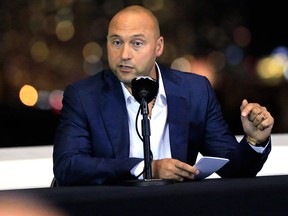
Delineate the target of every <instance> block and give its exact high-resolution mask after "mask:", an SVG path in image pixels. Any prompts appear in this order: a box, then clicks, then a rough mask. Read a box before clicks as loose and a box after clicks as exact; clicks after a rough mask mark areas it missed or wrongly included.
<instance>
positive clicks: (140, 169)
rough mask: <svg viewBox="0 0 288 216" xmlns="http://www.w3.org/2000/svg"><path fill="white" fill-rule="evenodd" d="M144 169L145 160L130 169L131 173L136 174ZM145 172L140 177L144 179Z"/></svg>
mask: <svg viewBox="0 0 288 216" xmlns="http://www.w3.org/2000/svg"><path fill="white" fill-rule="evenodd" d="M143 169H144V160H143V161H141V162H140V163H138V164H137V165H136V166H135V167H133V168H132V169H131V170H130V173H131V174H132V175H134V176H138V175H139V174H140V173H141V172H143ZM143 178H144V177H143V174H142V175H140V176H139V178H138V179H143Z"/></svg>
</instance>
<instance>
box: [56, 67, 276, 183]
mask: <svg viewBox="0 0 288 216" xmlns="http://www.w3.org/2000/svg"><path fill="white" fill-rule="evenodd" d="M160 68H161V69H160V70H161V75H162V79H163V83H164V88H165V92H166V96H167V103H168V123H169V133H170V145H171V153H172V157H173V158H175V159H178V160H181V161H183V162H187V163H189V164H191V165H194V163H195V161H196V158H197V154H198V152H201V154H202V155H207V156H216V157H224V158H229V159H230V162H229V163H228V164H227V165H225V166H224V167H223V168H222V169H221V170H220V171H219V172H218V174H219V175H220V176H222V177H244V176H255V175H256V174H257V172H258V171H259V170H260V169H261V168H262V166H263V164H264V162H265V161H266V159H267V157H268V154H269V152H270V148H271V144H269V146H268V148H267V149H266V150H265V152H264V153H263V154H259V153H257V152H255V151H254V150H253V149H252V148H251V147H250V146H249V145H248V144H247V142H246V141H245V139H242V141H241V142H240V143H238V142H237V140H236V139H235V137H234V135H232V134H231V133H230V131H229V128H228V126H227V124H226V123H225V121H224V119H223V116H222V113H221V108H220V106H219V103H218V101H217V99H216V96H215V94H214V91H213V89H212V87H211V85H210V83H209V81H208V80H207V78H205V77H203V76H200V75H196V74H191V73H184V72H180V71H176V70H171V69H167V68H164V67H160ZM239 103H240V102H239ZM239 116H240V113H239ZM239 118H240V117H239ZM151 133H153V131H151ZM142 160H143V159H141V158H129V128H128V114H127V109H126V104H125V99H124V95H123V92H122V89H121V85H120V82H119V80H118V79H117V77H116V76H115V75H114V74H113V73H112V72H111V71H110V70H104V71H101V72H99V73H98V74H96V75H94V76H92V77H89V78H87V79H84V80H81V81H79V82H77V83H75V84H73V85H70V86H68V87H67V88H66V90H65V92H64V98H63V108H62V110H61V118H60V124H59V127H58V129H57V131H56V134H55V143H54V152H53V163H54V168H53V169H54V175H55V177H56V180H57V183H58V184H59V185H97V184H111V183H117V182H119V181H122V180H128V179H132V178H133V176H132V175H131V174H130V170H131V169H132V168H133V167H134V166H135V165H136V164H137V163H139V162H140V161H142Z"/></svg>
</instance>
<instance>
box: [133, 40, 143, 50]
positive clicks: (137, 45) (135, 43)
mask: <svg viewBox="0 0 288 216" xmlns="http://www.w3.org/2000/svg"><path fill="white" fill-rule="evenodd" d="M142 45H143V43H142V42H140V41H136V42H134V43H133V46H134V47H137V48H139V47H141V46H142Z"/></svg>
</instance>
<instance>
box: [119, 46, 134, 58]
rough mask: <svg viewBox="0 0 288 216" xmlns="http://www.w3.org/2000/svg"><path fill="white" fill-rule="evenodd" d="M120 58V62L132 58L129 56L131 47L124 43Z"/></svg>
mask: <svg viewBox="0 0 288 216" xmlns="http://www.w3.org/2000/svg"><path fill="white" fill-rule="evenodd" d="M121 58H122V60H129V59H131V58H132V56H131V47H130V46H129V44H128V43H125V44H124V45H123V47H122V50H121Z"/></svg>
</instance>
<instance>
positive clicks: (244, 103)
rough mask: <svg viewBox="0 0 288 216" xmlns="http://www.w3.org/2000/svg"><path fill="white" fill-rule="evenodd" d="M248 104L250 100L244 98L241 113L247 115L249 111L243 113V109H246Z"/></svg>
mask: <svg viewBox="0 0 288 216" xmlns="http://www.w3.org/2000/svg"><path fill="white" fill-rule="evenodd" d="M247 105H248V101H247V100H246V99H244V100H243V101H242V104H241V106H240V111H241V115H242V116H246V115H247V114H248V113H246V112H243V113H242V111H243V110H244V108H245V107H246V106H247Z"/></svg>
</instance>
